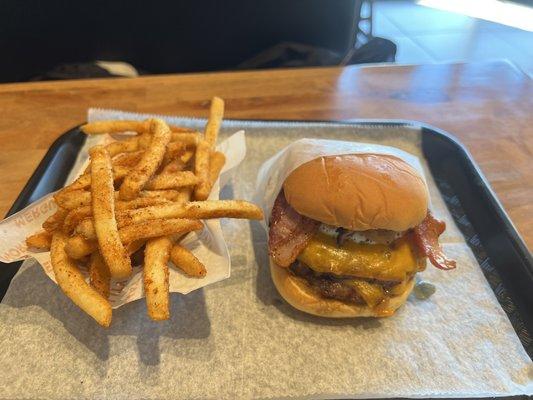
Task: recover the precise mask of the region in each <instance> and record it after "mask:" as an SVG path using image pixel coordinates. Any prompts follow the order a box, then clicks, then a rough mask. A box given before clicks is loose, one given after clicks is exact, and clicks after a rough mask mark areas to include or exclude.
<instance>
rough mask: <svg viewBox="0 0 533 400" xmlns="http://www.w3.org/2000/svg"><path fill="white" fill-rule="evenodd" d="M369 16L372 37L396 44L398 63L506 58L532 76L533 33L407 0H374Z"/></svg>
mask: <svg viewBox="0 0 533 400" xmlns="http://www.w3.org/2000/svg"><path fill="white" fill-rule="evenodd" d="M465 1H468V0H465ZM373 14H374V15H373V34H374V36H380V37H384V38H387V39H390V40H392V41H393V42H395V43H396V45H397V46H398V51H397V54H396V61H397V62H398V63H431V62H446V61H485V60H496V59H507V60H510V61H512V62H513V63H514V64H515V65H517V66H518V67H519V68H521V69H522V70H523V71H524V72H526V73H528V74H529V75H530V76H532V75H533V32H527V31H523V30H520V29H516V28H512V27H509V26H506V25H501V24H497V23H492V22H489V21H484V20H480V19H476V18H471V17H468V16H465V15H460V14H455V13H451V12H446V11H441V10H436V9H433V8H429V7H424V6H420V5H418V4H416V3H414V2H413V1H408V0H388V1H387V0H380V1H375V2H374V6H373Z"/></svg>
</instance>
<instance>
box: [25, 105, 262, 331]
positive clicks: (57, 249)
mask: <svg viewBox="0 0 533 400" xmlns="http://www.w3.org/2000/svg"><path fill="white" fill-rule="evenodd" d="M223 113H224V102H223V100H222V99H220V98H218V97H215V98H213V100H212V102H211V109H210V115H209V119H208V122H207V124H206V127H205V132H204V133H201V132H195V131H193V130H191V129H187V128H182V127H175V126H168V125H167V124H166V123H165V122H164V121H162V120H160V119H148V120H145V121H99V122H93V123H89V124H86V125H83V126H82V128H81V129H82V130H83V131H84V132H85V133H86V134H88V135H94V134H103V133H110V134H112V133H121V132H126V131H127V132H136V133H137V134H136V135H134V136H128V138H127V139H124V140H119V141H116V142H112V143H110V144H108V145H105V146H103V145H100V146H95V147H93V148H91V149H90V151H89V155H90V165H89V166H88V168H87V169H86V171H85V172H84V173H83V174H82V175H81V176H80V177H79V178H78V179H77V180H76V181H74V182H73V183H72V184H70V185H69V186H67V187H65V188H63V189H62V190H60V191H59V192H57V193H56V194H55V195H54V199H55V201H56V203H57V205H58V211H57V212H56V213H55V214H54V215H52V216H51V217H50V218H48V219H47V220H46V221H45V222H44V223H43V229H44V231H42V232H39V233H37V234H35V235H33V236H30V237H28V238H27V239H26V243H27V245H28V247H30V248H34V249H39V250H50V257H51V262H52V267H53V270H54V274H55V277H56V281H57V283H58V285H59V286H60V287H61V289H62V290H63V292H64V293H65V294H66V295H67V296H68V297H69V298H70V299H71V300H72V301H73V302H74V303H75V304H76V305H78V306H79V307H80V308H81V309H82V310H83V311H85V312H86V313H87V314H89V315H90V316H91V317H93V318H94V319H95V320H96V321H97V322H98V323H99V324H100V325H102V326H105V327H107V326H109V325H110V324H111V316H112V309H111V304H110V303H109V300H108V299H109V293H110V284H111V279H112V278H116V279H125V278H127V277H129V276H130V275H131V273H132V261H131V259H132V256H137V255H140V256H141V257H142V256H143V257H144V260H143V261H142V265H143V283H144V291H145V296H146V304H147V309H148V315H149V316H150V318H152V319H153V320H156V321H160V320H166V319H168V318H169V317H170V311H169V310H170V307H169V282H168V280H169V270H168V268H169V266H168V261H169V260H170V261H171V262H172V263H171V264H170V265H171V266H172V267H176V268H179V269H180V270H182V271H183V272H184V273H185V274H187V275H189V276H192V277H197V278H202V277H203V276H205V275H206V273H207V271H206V268H205V266H204V265H203V264H202V263H201V262H200V261H199V260H198V259H197V258H196V257H195V256H194V255H193V254H192V253H191V252H190V251H189V250H187V249H186V248H185V247H183V246H181V245H180V241H181V240H182V238H183V237H184V236H185V235H186V234H187V233H189V232H192V231H199V230H201V229H203V224H202V221H201V220H202V219H209V218H245V219H261V218H262V217H263V214H262V211H261V209H260V208H259V207H257V206H255V205H254V204H251V203H248V202H246V201H241V200H207V198H208V197H209V194H210V192H211V188H212V187H213V185H214V183H215V182H216V180H217V179H218V176H219V174H220V171H221V170H222V167H223V166H224V162H225V158H224V154H222V153H220V152H217V151H216V148H215V145H216V142H217V137H218V132H219V129H220V125H221V122H222V117H223ZM82 264H85V265H87V266H88V269H89V282H86V279H85V276H84V275H83V274H82V272H81V271H80V269H79V265H82Z"/></svg>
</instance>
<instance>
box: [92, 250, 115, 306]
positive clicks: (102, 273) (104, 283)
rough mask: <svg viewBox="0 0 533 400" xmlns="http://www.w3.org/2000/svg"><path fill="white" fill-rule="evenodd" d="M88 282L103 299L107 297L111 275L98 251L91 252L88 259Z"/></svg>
mask: <svg viewBox="0 0 533 400" xmlns="http://www.w3.org/2000/svg"><path fill="white" fill-rule="evenodd" d="M89 283H90V284H91V286H92V287H93V288H94V290H96V291H97V292H98V293H100V295H101V296H102V297H103V298H104V299H109V292H110V286H111V275H110V274H109V268H107V265H106V263H105V261H104V259H103V257H102V255H101V254H100V252H99V251H95V252H94V253H92V254H91V259H90V260H89Z"/></svg>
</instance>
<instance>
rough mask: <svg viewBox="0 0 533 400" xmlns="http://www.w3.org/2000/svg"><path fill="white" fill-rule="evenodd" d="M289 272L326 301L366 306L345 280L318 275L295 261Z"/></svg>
mask: <svg viewBox="0 0 533 400" xmlns="http://www.w3.org/2000/svg"><path fill="white" fill-rule="evenodd" d="M289 270H290V271H291V272H292V273H293V274H294V275H296V276H298V277H300V278H303V279H305V280H306V281H307V283H308V284H309V286H311V287H312V288H313V289H315V290H316V291H318V292H319V293H320V295H321V296H323V297H325V298H327V299H335V300H340V301H344V302H345V303H351V304H360V305H364V304H366V303H365V301H364V300H363V299H362V298H361V296H359V294H358V293H357V291H356V290H355V289H354V288H353V287H352V286H350V285H348V284H347V283H346V282H345V279H341V278H336V277H334V276H332V275H327V274H318V273H316V272H315V271H313V270H312V269H311V268H309V267H308V266H307V265H305V264H304V263H302V262H300V261H295V262H293V263H292V264H291V266H290V267H289Z"/></svg>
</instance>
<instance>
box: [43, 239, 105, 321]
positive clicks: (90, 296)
mask: <svg viewBox="0 0 533 400" xmlns="http://www.w3.org/2000/svg"><path fill="white" fill-rule="evenodd" d="M66 242H67V236H66V235H65V234H63V233H61V232H56V233H54V235H53V237H52V247H51V249H50V259H51V261H52V268H53V269H54V275H55V278H56V281H57V284H58V285H59V287H60V288H61V290H62V291H63V293H65V295H67V297H69V298H70V299H71V300H72V301H73V302H74V304H76V305H77V306H78V307H80V308H81V309H82V310H83V311H85V312H86V313H87V314H89V315H90V316H91V317H93V318H94V319H95V320H96V322H98V323H99V324H100V325H102V326H105V327H108V326H109V325H110V324H111V316H112V310H111V304H110V303H109V301H108V300H107V299H105V298H103V297H102V296H101V295H100V294H99V293H98V292H97V291H96V290H95V289H93V288H92V287H91V286H90V285H89V284H88V283H87V282H85V278H84V276H83V274H82V273H81V272H80V270H79V269H78V268H77V267H76V265H75V264H74V262H73V261H72V260H71V259H70V258H69V257H68V256H67V253H66V252H65V245H66Z"/></svg>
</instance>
